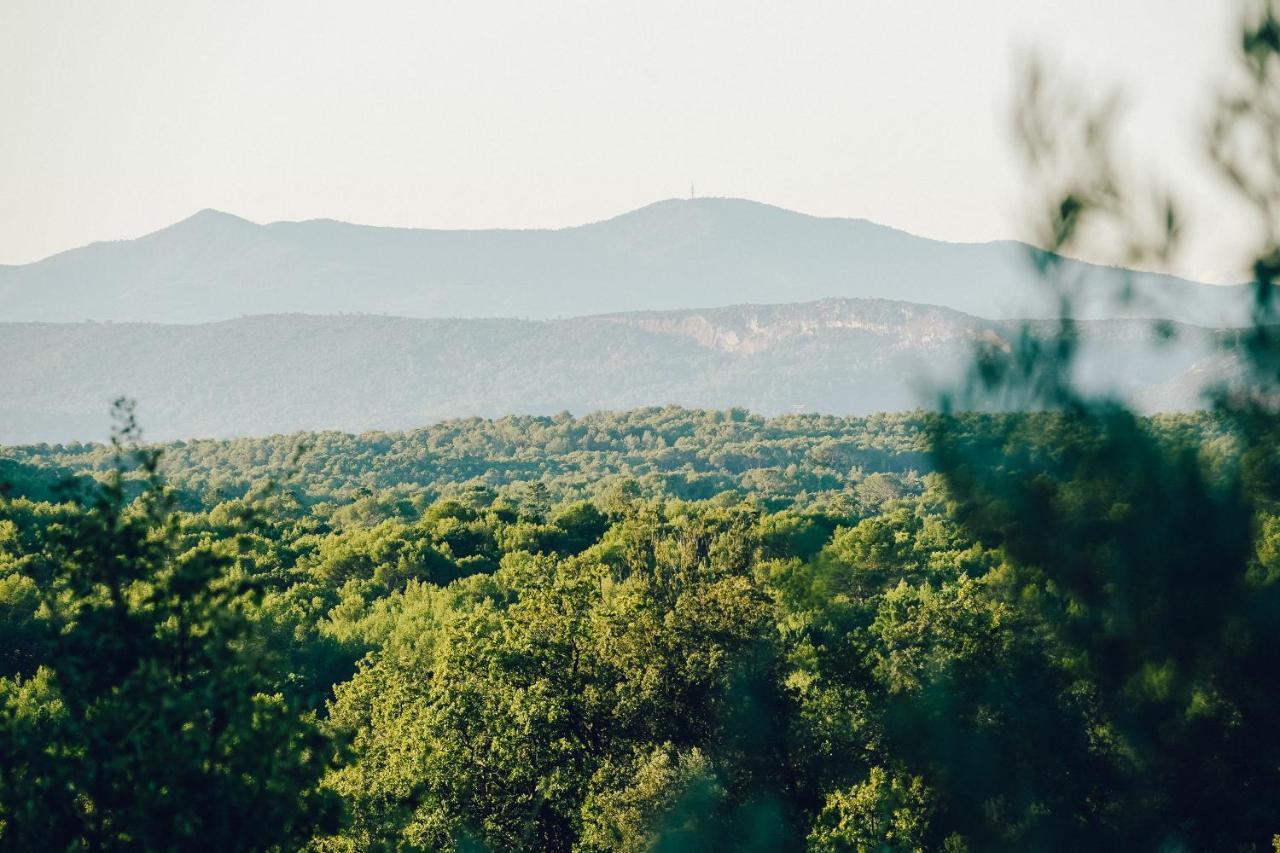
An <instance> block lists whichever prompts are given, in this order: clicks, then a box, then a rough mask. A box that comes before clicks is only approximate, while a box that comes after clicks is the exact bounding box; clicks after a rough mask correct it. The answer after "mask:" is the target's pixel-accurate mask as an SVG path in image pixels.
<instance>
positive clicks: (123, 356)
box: [0, 299, 1222, 444]
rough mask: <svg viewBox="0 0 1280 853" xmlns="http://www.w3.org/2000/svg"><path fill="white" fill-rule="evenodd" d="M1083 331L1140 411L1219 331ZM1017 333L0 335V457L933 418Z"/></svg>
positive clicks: (679, 322)
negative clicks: (738, 421)
mask: <svg viewBox="0 0 1280 853" xmlns="http://www.w3.org/2000/svg"><path fill="white" fill-rule="evenodd" d="M1179 331H1180V332H1181V334H1180V335H1179V338H1178V341H1177V342H1176V343H1175V344H1173V345H1171V346H1164V347H1157V346H1156V345H1155V344H1154V343H1153V333H1152V331H1151V329H1150V326H1149V324H1147V323H1144V322H1140V321H1123V320H1121V321H1097V322H1084V323H1081V324H1080V334H1081V337H1082V340H1083V347H1082V358H1081V362H1080V375H1081V379H1082V381H1083V382H1084V383H1085V384H1086V385H1089V386H1090V387H1093V388H1097V389H1103V390H1109V391H1113V392H1114V393H1117V394H1119V395H1122V396H1124V397H1126V398H1128V399H1130V400H1132V401H1133V402H1135V404H1137V405H1138V406H1139V407H1140V408H1142V409H1144V410H1149V411H1150V410H1175V409H1188V408H1193V407H1195V406H1196V405H1197V404H1198V403H1199V399H1198V397H1197V396H1196V395H1197V392H1198V390H1199V388H1200V386H1201V385H1203V383H1204V381H1207V380H1209V379H1212V378H1213V377H1214V376H1216V375H1219V374H1220V373H1221V369H1222V368H1221V364H1220V363H1219V357H1217V356H1215V355H1214V352H1213V348H1212V346H1211V341H1210V333H1208V332H1206V331H1204V330H1198V329H1194V328H1188V327H1179ZM1014 333H1015V326H1014V325H1013V324H1009V323H1001V322H996V321H990V320H983V319H979V318H976V317H973V316H970V315H967V314H963V313H961V312H958V311H955V310H953V309H949V308H944V307H938V306H930V305H918V304H912V303H906V302H897V301H890V300H878V299H871V300H842V299H830V300H822V301H818V302H812V303H804V304H786V305H740V306H733V307H728V308H717V309H710V310H683V311H663V312H639V313H626V314H608V315H601V316H592V317H580V318H574V319H566V320H546V321H529V320H514V319H472V320H423V319H410V318H399V317H381V316H369V315H348V316H311V315H296V314H295V315H271V316H257V317H247V318H243V319H237V320H230V321H223V322H218V323H209V324H200V325H160V324H137V323H69V324H50V323H0V387H3V388H4V389H5V390H4V393H3V395H0V444H19V443H35V442H66V441H71V440H101V439H103V438H105V437H106V433H107V427H108V420H107V412H108V408H109V405H110V401H111V400H112V399H113V398H114V397H116V396H119V395H127V396H131V397H134V398H136V399H137V401H138V405H139V416H140V418H141V420H142V422H143V424H144V427H145V428H146V431H147V435H148V437H150V438H153V439H157V440H161V439H188V438H196V437H227V436H241V435H265V434H271V433H280V432H293V431H297V430H316V429H339V430H346V431H351V432H359V431H365V430H376V429H383V430H390V429H402V428H409V427H417V426H422V425H425V424H428V423H431V422H433V421H438V420H442V419H446V418H452V417H467V416H486V417H487V416H502V415H507V414H554V413H556V412H560V411H564V410H568V411H571V412H574V413H575V414H585V413H587V412H590V411H596V410H601V409H629V408H634V407H637V406H645V405H664V404H668V403H674V404H678V405H682V406H688V407H693V408H727V407H731V406H744V407H746V408H749V409H751V410H753V411H756V412H758V413H761V414H766V415H768V414H778V413H786V412H792V411H814V412H823V413H829V414H869V413H873V412H879V411H895V410H904V409H912V408H916V407H921V406H924V407H928V406H929V405H930V404H931V403H932V402H934V401H935V400H936V397H934V396H932V392H931V388H932V387H934V386H936V385H937V384H940V383H950V382H954V381H955V380H956V379H957V378H958V377H959V375H960V371H961V370H962V369H963V367H964V365H965V364H966V363H967V356H968V353H969V352H970V351H971V347H972V345H973V344H974V342H976V341H978V340H987V341H991V342H995V343H1000V342H1001V341H1004V340H1009V339H1010V338H1011V336H1012V335H1013V334H1014Z"/></svg>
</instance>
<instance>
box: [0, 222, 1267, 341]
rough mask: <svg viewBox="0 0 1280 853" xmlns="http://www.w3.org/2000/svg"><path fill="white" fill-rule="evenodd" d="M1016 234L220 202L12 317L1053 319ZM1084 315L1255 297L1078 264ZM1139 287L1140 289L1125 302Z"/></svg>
mask: <svg viewBox="0 0 1280 853" xmlns="http://www.w3.org/2000/svg"><path fill="white" fill-rule="evenodd" d="M1029 251H1030V250H1029V249H1028V247H1026V246H1025V245H1023V244H1020V243H1014V242H1002V243H983V244H954V243H944V242H939V241H935V240H930V239H927V238H924V237H917V236H913V235H910V234H906V233H904V232H901V231H896V230H894V229H892V228H887V227H884V226H880V225H875V224H873V223H870V222H865V221H862V220H852V219H828V218H819V217H814V216H808V215H805V214H801V213H795V212H792V211H787V210H783V209H781V208H778V207H772V206H770V205H765V204H760V203H757V202H751V201H745V200H741V199H718V198H704V199H696V200H674V199H672V200H667V201H662V202H657V203H654V204H651V205H649V206H647V207H643V208H640V209H639V210H635V211H632V212H630V213H625V214H622V215H620V216H617V217H614V218H612V219H608V220H604V221H602V222H596V223H592V224H588V225H582V226H577V227H572V228H564V229H559V230H480V231H437V230H421V229H407V228H378V227H371V226H363V225H352V224H347V223H342V222H336V221H333V220H311V221H306V222H276V223H272V224H269V225H258V224H256V223H253V222H249V221H247V220H244V219H240V218H239V217H236V216H232V215H230V214H226V213H219V212H217V211H211V210H206V211H202V212H200V213H198V214H196V215H195V216H192V217H190V218H189V219H186V220H183V221H182V222H179V223H177V224H175V225H172V226H169V227H168V228H165V229H162V230H160V231H157V232H155V233H153V234H149V235H146V236H144V237H140V238H137V239H135V240H124V241H116V242H110V243H95V244H92V245H89V246H86V247H83V248H80V249H74V250H71V251H68V252H63V253H61V254H58V255H54V256H53V257H50V258H46V259H45V260H42V261H38V262H36V263H32V264H26V265H23V266H8V267H0V321H41V322H78V321H80V320H84V319H93V320H104V321H105V320H110V321H115V322H167V323H206V322H216V321H220V320H227V319H233V318H236V317H240V316H248V315H256V314H278V313H308V314H340V313H372V314H388V315H394V316H401V317H411V318H459V317H463V318H496V317H525V318H530V319H551V318H556V317H570V316H584V315H594V314H606V313H614V312H626V311H650V310H675V309H706V308H712V307H716V306H723V305H737V304H743V303H756V304H782V303H795V302H806V301H811V300H817V299H825V298H882V299H898V300H906V301H910V302H919V303H922V304H931V305H942V306H946V307H949V308H953V309H956V310H959V311H964V312H966V313H968V314H972V315H974V316H979V317H987V318H1009V317H1052V316H1055V315H1056V313H1057V310H1058V309H1057V305H1056V302H1054V301H1053V300H1050V299H1047V298H1046V295H1045V294H1044V292H1043V290H1042V289H1041V288H1039V287H1038V286H1037V281H1036V279H1035V276H1034V274H1033V272H1032V270H1031V266H1030V264H1029V262H1028V257H1029ZM1068 266H1069V268H1070V269H1072V270H1073V271H1075V272H1078V273H1080V274H1081V275H1082V276H1083V277H1084V278H1085V279H1086V280H1087V281H1088V287H1087V289H1086V296H1085V297H1084V298H1082V299H1081V300H1080V302H1079V303H1078V304H1077V306H1076V314H1077V316H1079V317H1080V318H1082V319H1103V318H1123V317H1160V318H1166V319H1171V320H1175V321H1179V322H1188V323H1196V324H1200V325H1206V326H1226V325H1233V324H1236V323H1239V322H1242V320H1243V317H1244V313H1243V312H1244V306H1245V305H1246V304H1247V299H1246V298H1245V297H1246V293H1245V291H1244V288H1241V287H1215V286H1212V285H1205V284H1197V283H1193V282H1187V281H1183V280H1180V279H1176V278H1172V277H1169V276H1162V275H1155V274H1149V273H1137V274H1134V275H1133V276H1132V278H1131V279H1130V278H1126V277H1125V275H1124V274H1123V273H1122V272H1121V271H1119V270H1115V269H1110V268H1106V267H1095V266H1090V265H1087V264H1081V263H1076V262H1069V264H1068ZM1128 285H1132V288H1131V289H1132V290H1133V291H1134V292H1135V293H1136V294H1137V296H1138V297H1140V298H1139V299H1137V300H1136V301H1134V302H1132V303H1128V304H1119V303H1118V302H1117V299H1116V297H1117V296H1118V295H1119V294H1120V293H1121V292H1123V291H1125V290H1126V288H1127V286H1128Z"/></svg>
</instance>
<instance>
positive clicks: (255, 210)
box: [0, 0, 1234, 277]
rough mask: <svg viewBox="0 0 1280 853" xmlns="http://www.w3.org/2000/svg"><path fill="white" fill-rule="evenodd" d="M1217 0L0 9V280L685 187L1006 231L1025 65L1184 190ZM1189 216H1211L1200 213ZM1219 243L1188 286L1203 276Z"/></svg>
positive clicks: (1217, 39)
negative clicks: (189, 229)
mask: <svg viewBox="0 0 1280 853" xmlns="http://www.w3.org/2000/svg"><path fill="white" fill-rule="evenodd" d="M1232 8H1233V6H1232V4H1231V3H1229V2H1225V0H1069V1H1068V0H967V2H966V1H965V0H932V2H929V1H928V0H919V2H902V0H839V2H805V0H786V2H772V3H760V2H744V0H725V2H698V0H676V2H666V0H642V2H608V0H584V2H549V0H544V2H536V3H535V2H528V0H513V2H488V0H467V2H430V0H395V2H390V0H388V2H369V0H363V1H362V2H346V3H329V2H301V0H294V2H286V0H269V2H263V0H246V2H229V0H220V2H217V3H210V2H195V0H190V2H188V0H162V2H161V1H160V0H157V1H156V2H142V0H128V2H84V0H66V2H62V0H0V263H20V262H27V261H31V260H34V259H37V258H40V257H43V256H45V255H48V254H51V253H53V252H56V251H60V250H62V249H65V248H69V247H72V246H76V245H80V244H83V243H86V242H89V241H92V240H100V239H114V238H121V237H133V236H137V235H139V234H143V233H146V232H148V231H152V230H155V229H157V228H159V227H162V226H164V225H166V224H169V223H171V222H174V221H176V220H178V219H181V218H183V217H185V216H188V215H190V214H191V213H193V212H194V211H196V210H198V209H200V208H205V207H215V208H219V209H222V210H227V211H230V212H233V213H237V214H240V215H242V216H245V217H247V218H250V219H253V220H257V221H272V220H278V219H309V218H316V217H331V218H335V219H343V220H349V221H355V222H362V223H369V224H379V225H407V226H423V227H447V228H474V227H558V226H563V225H571V224H579V223H582V222H587V221H592V220H597V219H601V218H605V217H608V216H611V215H613V214H615V213H618V212H621V211H624V210H627V209H631V208H634V207H638V206H640V205H643V204H646V203H648V202H650V201H654V200H657V199H659V198H665V197H670V196H683V195H687V194H688V192H689V185H690V182H691V181H692V182H694V183H695V184H696V186H697V191H698V193H699V195H731V196H743V197H748V198H753V199H758V200H761V201H767V202H771V203H774V204H778V205H782V206H784V207H789V208H793V209H797V210H801V211H805V212H809V213H815V214H821V215H832V216H855V217H862V218H866V219H872V220H875V221H878V222H883V223H885V224H889V225H893V226H896V227H899V228H903V229H906V230H908V231H912V232H915V233H920V234H925V235H929V236H933V237H940V238H944V239H950V240H983V239H992V238H1001V237H1021V236H1025V229H1024V228H1023V227H1022V226H1021V224H1020V223H1019V221H1018V216H1017V214H1018V211H1019V210H1020V195H1019V172H1018V165H1017V164H1018V161H1017V158H1016V157H1015V156H1014V155H1013V153H1012V151H1013V149H1012V145H1011V143H1010V141H1009V133H1008V128H1009V103H1010V97H1011V93H1012V91H1013V88H1014V75H1015V72H1016V71H1017V69H1018V68H1019V67H1020V66H1019V63H1018V59H1019V57H1021V56H1023V55H1024V54H1025V53H1026V52H1027V51H1029V50H1038V51H1040V52H1042V53H1043V54H1044V55H1045V56H1046V57H1047V58H1048V59H1050V60H1051V61H1052V62H1053V64H1054V65H1055V66H1057V67H1061V68H1063V69H1069V70H1071V71H1072V72H1073V73H1075V74H1076V75H1078V76H1083V77H1084V78H1085V79H1087V80H1090V81H1093V82H1094V83H1098V84H1100V83H1101V82H1102V81H1113V82H1116V83H1120V84H1123V86H1124V87H1125V88H1126V91H1127V92H1128V94H1129V98H1130V101H1131V103H1132V104H1133V105H1134V106H1133V109H1132V110H1131V114H1130V116H1129V122H1128V125H1127V130H1128V133H1129V141H1130V142H1131V143H1132V145H1131V149H1132V150H1134V151H1135V153H1143V154H1144V155H1145V154H1146V153H1150V154H1152V155H1154V159H1153V160H1151V161H1148V160H1147V159H1146V158H1145V156H1144V157H1143V158H1139V160H1138V162H1141V163H1142V164H1143V165H1144V166H1148V165H1149V166H1151V167H1152V168H1153V169H1154V168H1157V167H1159V168H1164V169H1168V170H1170V171H1173V172H1176V173H1178V174H1177V177H1178V178H1179V179H1180V180H1182V179H1186V180H1189V181H1190V182H1191V183H1192V184H1193V185H1194V184H1195V183H1196V179H1195V178H1194V177H1193V176H1191V172H1192V171H1193V170H1194V169H1196V168H1198V165H1197V164H1198V158H1199V154H1198V152H1197V151H1196V150H1195V145H1194V140H1193V135H1194V132H1195V130H1196V128H1197V121H1198V119H1199V118H1200V117H1201V116H1203V114H1204V112H1205V107H1206V103H1207V87H1208V84H1209V82H1210V81H1211V80H1212V79H1214V75H1215V74H1218V73H1219V72H1220V70H1221V69H1222V68H1223V67H1224V66H1223V64H1224V58H1225V56H1226V55H1227V50H1228V47H1229V45H1230V38H1231V25H1232V24H1233V23H1234V14H1233V12H1232ZM1206 210H1207V208H1206ZM1202 219H1203V221H1204V223H1206V224H1207V223H1215V225H1216V226H1217V227H1218V229H1219V234H1218V235H1216V237H1213V238H1207V239H1206V240H1205V241H1204V242H1202V244H1200V248H1199V249H1198V250H1196V251H1194V252H1192V255H1191V257H1189V258H1188V260H1187V261H1186V265H1185V267H1184V271H1186V272H1188V273H1189V274H1194V275H1199V276H1202V277H1205V276H1209V275H1211V274H1219V275H1220V274H1222V273H1223V272H1224V271H1225V270H1227V269H1228V268H1229V267H1230V266H1231V264H1232V263H1233V261H1234V259H1232V258H1228V257H1226V256H1224V255H1220V254H1214V253H1213V252H1212V251H1211V250H1210V249H1209V248H1207V247H1209V246H1210V244H1211V243H1212V240H1213V239H1219V238H1221V239H1227V237H1228V236H1229V235H1228V234H1226V233H1225V232H1231V231H1232V230H1233V229H1234V226H1233V225H1232V223H1231V221H1230V220H1229V219H1224V218H1223V217H1220V216H1216V215H1203V216H1202Z"/></svg>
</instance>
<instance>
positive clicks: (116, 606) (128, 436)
mask: <svg viewBox="0 0 1280 853" xmlns="http://www.w3.org/2000/svg"><path fill="white" fill-rule="evenodd" d="M119 411H120V414H121V417H122V419H123V421H122V425H121V429H120V431H119V433H118V435H117V436H116V438H115V442H114V444H115V449H116V455H117V465H116V467H115V470H114V472H113V474H112V475H111V476H110V477H109V478H108V479H107V481H106V482H105V483H104V484H103V485H102V486H101V487H100V488H98V489H97V490H96V494H93V495H91V496H89V497H88V498H87V499H86V500H85V502H84V503H83V505H77V504H71V503H68V504H64V505H62V506H61V507H60V510H59V512H58V514H57V515H56V517H53V518H47V517H46V518H44V519H38V518H36V517H34V516H32V515H31V514H30V513H27V512H24V506H23V505H22V502H11V503H5V504H0V518H4V517H7V518H8V521H9V523H10V525H11V533H12V535H11V536H10V537H8V541H7V542H4V543H3V547H4V551H5V553H4V554H3V555H2V556H0V563H3V562H5V561H7V562H9V563H10V564H11V565H12V566H15V567H18V568H20V569H21V572H22V575H23V576H24V577H26V578H29V579H35V594H36V595H38V596H39V598H40V600H41V608H40V619H39V620H36V621H35V622H33V623H32V624H31V625H29V626H28V628H27V630H28V631H29V632H39V633H40V634H41V636H40V642H39V643H38V644H37V648H38V652H37V653H36V654H35V655H34V659H32V660H30V661H24V662H23V663H24V665H23V666H22V667H21V668H20V669H19V670H17V671H14V670H11V671H9V672H6V673H3V677H0V843H2V844H3V846H5V847H7V848H9V849H26V850H37V849H76V848H88V849H124V848H129V849H147V850H172V849H217V850H263V849H272V848H282V849H283V848H292V847H296V846H297V845H298V844H299V843H300V842H301V841H302V840H303V839H305V838H307V837H309V836H310V835H311V833H312V831H313V829H314V827H315V826H316V825H317V824H320V825H323V824H324V823H325V822H327V821H330V820H331V819H332V818H333V817H335V816H336V813H335V812H334V810H333V807H332V804H331V802H330V801H329V799H328V798H327V797H326V796H325V795H323V794H321V793H319V792H318V791H317V788H316V784H315V783H316V781H317V779H318V778H319V776H320V774H321V773H322V772H323V771H324V769H325V767H326V766H327V764H328V763H329V759H330V756H331V753H332V749H331V747H330V746H329V744H328V742H327V741H326V740H325V738H323V737H322V735H321V734H320V732H319V730H318V728H317V726H316V724H315V722H314V721H313V720H309V719H307V718H305V717H304V716H302V715H300V714H299V713H298V712H296V711H295V710H293V709H291V708H290V707H289V706H288V705H287V704H286V703H285V701H284V700H283V699H282V697H281V696H280V695H279V694H278V693H277V692H276V691H275V690H274V689H273V687H272V678H271V675H270V668H269V666H268V661H266V660H264V659H262V658H261V657H259V656H257V655H255V654H254V653H252V652H251V651H250V650H251V648H253V646H254V644H253V643H252V642H251V638H252V634H253V630H254V628H253V622H252V621H251V618H250V613H251V608H252V606H253V603H254V601H255V600H256V598H257V591H256V590H255V589H254V587H253V585H252V584H251V583H249V582H248V581H246V580H245V579H244V578H242V577H237V576H236V575H235V574H234V573H233V572H231V571H230V568H231V565H232V561H231V560H230V559H229V558H228V557H226V556H223V555H221V554H219V553H217V552H216V551H215V550H214V549H213V548H212V547H211V546H209V545H205V546H201V547H196V548H192V549H190V550H185V551H182V550H179V549H178V547H177V546H176V544H175V543H176V537H175V532H176V520H175V515H174V512H173V507H172V501H171V497H170V495H169V493H168V492H167V491H166V489H165V487H164V484H163V482H162V481H161V478H160V475H159V473H158V462H159V459H158V455H157V454H156V453H155V452H152V451H144V450H139V449H137V448H136V447H135V446H134V439H135V438H136V433H137V430H136V426H135V425H134V422H133V419H132V414H131V411H130V409H129V408H128V407H127V406H121V407H120V409H119ZM131 459H132V460H133V462H134V463H136V467H135V466H134V465H131V464H130V460H131ZM130 468H132V469H133V473H132V476H129V477H126V471H127V470H128V469H130ZM133 492H137V494H136V496H135V497H131V493H133ZM3 523H4V522H3V521H0V524H3ZM23 670H25V671H23Z"/></svg>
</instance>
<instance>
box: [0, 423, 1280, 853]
mask: <svg viewBox="0 0 1280 853" xmlns="http://www.w3.org/2000/svg"><path fill="white" fill-rule="evenodd" d="M117 414H118V417H119V425H118V429H117V434H116V438H115V440H114V442H113V443H112V444H109V445H71V446H57V445H55V446H36V447H27V448H11V449H9V450H7V451H5V453H4V456H3V458H2V460H0V477H3V478H4V479H5V480H6V487H5V497H4V499H3V502H2V503H0V632H2V638H0V654H3V657H2V658H0V666H2V667H3V674H2V676H0V752H3V755H4V761H3V762H2V763H0V815H2V816H3V817H2V818H0V820H2V821H3V823H0V844H2V845H3V846H4V847H6V848H10V849H67V848H85V849H118V848H126V847H129V848H137V847H141V848H145V849H178V848H183V849H194V848H199V849H304V848H305V849H312V850H369V849H442V848H449V849H453V848H457V849H492V850H506V849H539V850H620V849H621V850H628V849H629V850H642V849H643V850H647V849H660V850H682V849H757V850H780V849H812V850H880V849H893V850H926V849H927V850H935V849H941V850H949V851H959V850H993V849H1061V850H1072V849H1073V850H1079V849H1120V848H1130V847H1148V846H1152V843H1153V840H1154V841H1155V842H1157V843H1165V844H1170V845H1178V846H1177V847H1176V848H1175V847H1171V848H1170V849H1197V850H1199V849H1264V848H1265V847H1268V846H1270V841H1271V838H1272V836H1273V835H1274V834H1275V833H1276V831H1277V828H1280V806H1278V805H1277V804H1280V783H1278V779H1277V774H1276V772H1275V767H1276V764H1277V761H1280V747H1278V746H1277V741H1276V739H1275V737H1274V732H1275V731H1276V730H1277V725H1280V719H1278V717H1280V707H1277V705H1276V703H1275V702H1274V689H1273V685H1272V683H1271V682H1270V681H1269V680H1268V679H1266V678H1259V677H1258V675H1259V673H1265V672H1267V671H1269V670H1270V666H1269V664H1268V661H1271V660H1274V659H1275V655H1276V654H1277V653H1280V648H1277V644H1278V643H1280V585H1278V584H1277V579H1280V506H1277V505H1276V504H1275V502H1274V501H1272V500H1271V499H1269V498H1268V497H1267V495H1268V494H1270V490H1269V488H1268V486H1267V483H1268V482H1269V480H1270V477H1271V476H1272V475H1271V473H1270V472H1271V469H1272V468H1273V467H1274V464H1275V461H1276V460H1274V459H1272V458H1270V457H1271V456H1273V455H1274V454H1261V455H1260V454H1257V453H1249V452H1245V451H1244V450H1243V445H1242V443H1241V442H1242V438H1241V436H1240V434H1238V433H1237V432H1235V431H1233V429H1232V427H1231V423H1230V422H1229V421H1228V419H1227V417H1226V416H1225V415H1210V414H1204V415H1187V416H1168V417H1162V418H1154V419H1143V418H1137V417H1135V416H1132V415H1129V414H1128V413H1125V412H1124V411H1123V410H1121V409H1114V410H1112V409H1105V408H1104V409H1099V410H1096V411H1093V410H1091V411H1090V412H1089V413H1088V414H1087V415H1084V414H1081V415H1077V416H1071V415H1065V414H1062V413H1055V412H1044V413H1040V414H1025V415H976V414H975V415H965V416H962V417H960V416H958V417H951V416H945V415H924V414H918V413H917V414H905V415H886V416H875V417H871V418H831V417H821V416H816V415H808V416H788V417H784V418H775V419H764V418H760V417H756V416H753V415H751V414H749V413H747V412H745V411H742V410H730V411H724V412H716V411H693V410H682V409H674V408H666V409H648V410H639V411H634V412H626V413H619V414H600V415H594V416H588V417H584V418H576V419H575V418H571V417H569V416H567V415H566V416H560V417H554V418H521V419H503V420H498V421H489V420H479V419H471V420H465V421H456V422H449V423H446V424H442V425H439V426H436V427H432V428H428V429H424V430H419V431H415V432H409V433H397V434H381V433H379V434H365V435H359V436H353V435H344V434H337V433H329V434H316V435H305V434H302V435H294V436H281V437H276V438H270V439H257V440H232V441H216V442H215V441H209V442H190V443H181V442H179V443H173V444H168V445H147V444H144V443H140V442H139V441H138V440H137V437H138V434H137V426H136V424H135V423H134V421H133V416H132V413H131V411H130V409H129V407H128V406H127V405H122V406H121V407H120V409H119V411H118V413H117ZM1082 430H1083V432H1082ZM1264 444H1265V445H1266V446H1267V447H1274V446H1275V445H1274V442H1273V441H1270V440H1268V441H1266V442H1264ZM1257 446H1263V445H1261V444H1260V445H1257ZM993 451H996V453H995V455H992V453H993ZM997 487H998V488H1000V489H1013V490H1014V491H1009V492H1001V493H995V492H993V491H992V490H993V489H996V488H997ZM1032 523H1034V524H1035V528H1034V529H1035V535H1028V531H1029V530H1031V527H1030V524H1032Z"/></svg>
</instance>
